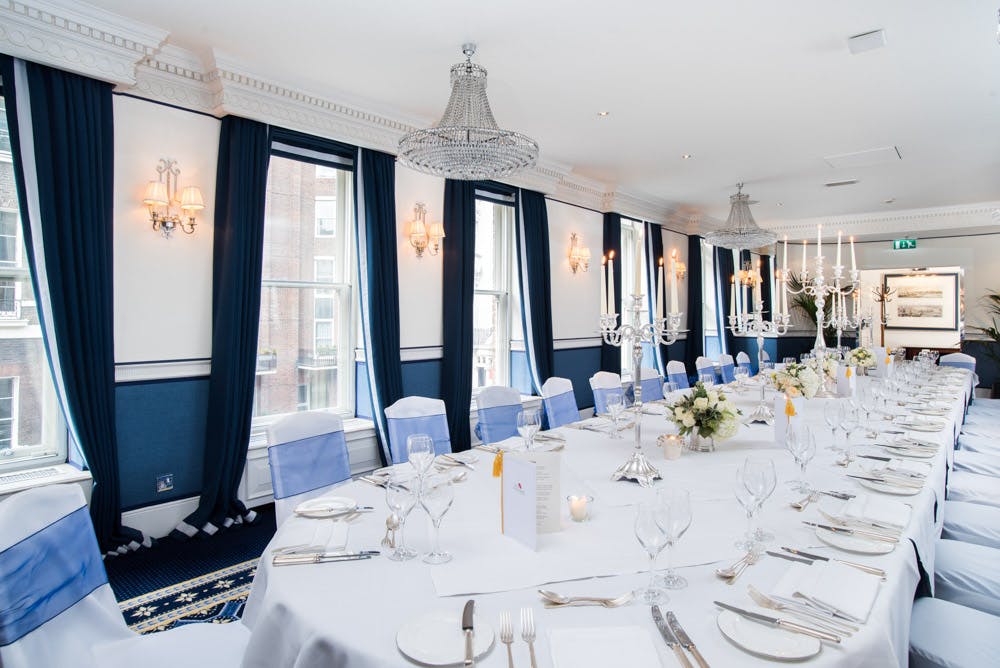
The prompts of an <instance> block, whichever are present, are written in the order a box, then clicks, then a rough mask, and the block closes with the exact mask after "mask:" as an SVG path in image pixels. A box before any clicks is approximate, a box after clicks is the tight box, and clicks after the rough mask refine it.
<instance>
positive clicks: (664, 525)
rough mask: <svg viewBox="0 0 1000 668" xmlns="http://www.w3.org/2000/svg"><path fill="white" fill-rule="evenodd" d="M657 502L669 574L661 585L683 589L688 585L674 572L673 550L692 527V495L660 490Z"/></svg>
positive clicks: (674, 490)
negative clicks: (665, 542)
mask: <svg viewBox="0 0 1000 668" xmlns="http://www.w3.org/2000/svg"><path fill="white" fill-rule="evenodd" d="M656 500H657V516H656V517H657V523H658V524H659V525H660V528H661V529H662V530H663V533H664V534H666V537H667V572H666V574H665V575H664V576H663V579H662V580H660V584H661V585H662V586H663V587H665V588H666V589H683V588H684V587H687V584H688V583H687V580H686V579H685V578H683V577H682V576H680V575H677V573H675V572H674V567H673V548H674V544H675V543H676V542H677V541H679V540H680V539H681V536H683V535H684V532H686V531H687V530H688V527H690V526H691V494H690V493H689V492H688V491H687V490H685V489H676V488H674V489H660V490H659V491H657V493H656Z"/></svg>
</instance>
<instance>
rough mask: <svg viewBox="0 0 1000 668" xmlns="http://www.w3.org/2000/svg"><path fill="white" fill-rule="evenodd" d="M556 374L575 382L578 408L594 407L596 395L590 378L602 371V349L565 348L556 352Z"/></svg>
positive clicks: (594, 347)
mask: <svg viewBox="0 0 1000 668" xmlns="http://www.w3.org/2000/svg"><path fill="white" fill-rule="evenodd" d="M553 362H554V365H555V374H556V375H557V376H560V377H562V378H569V379H570V380H571V381H573V393H574V394H575V395H576V405H577V408H588V407H590V406H593V405H594V394H593V392H591V391H590V377H591V376H593V375H594V374H595V373H597V372H598V371H600V369H601V347H600V346H593V347H588V348H564V349H562V350H556V351H555V355H554V359H553Z"/></svg>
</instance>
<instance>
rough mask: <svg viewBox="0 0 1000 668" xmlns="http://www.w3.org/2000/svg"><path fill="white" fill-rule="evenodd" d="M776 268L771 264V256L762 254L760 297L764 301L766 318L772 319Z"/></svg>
mask: <svg viewBox="0 0 1000 668" xmlns="http://www.w3.org/2000/svg"><path fill="white" fill-rule="evenodd" d="M773 273H774V268H773V267H772V266H771V256H770V255H761V256H760V277H761V278H762V279H763V282H762V283H761V284H760V299H761V301H762V302H764V309H765V311H764V319H765V320H770V319H771V318H772V317H773V314H774V313H775V308H774V304H772V303H771V276H772V274H773Z"/></svg>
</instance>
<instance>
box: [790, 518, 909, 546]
mask: <svg viewBox="0 0 1000 668" xmlns="http://www.w3.org/2000/svg"><path fill="white" fill-rule="evenodd" d="M802 523H803V524H805V525H807V526H811V527H816V528H817V529H826V530H827V531H832V532H834V533H843V534H847V535H848V536H853V535H858V536H862V537H864V538H872V539H874V540H880V541H883V542H886V543H898V542H899V540H898V539H897V538H891V537H889V536H886V535H885V534H881V533H874V532H872V531H865V530H864V529H850V528H848V527H838V526H833V525H832V524H818V523H816V522H807V521H806V520H802Z"/></svg>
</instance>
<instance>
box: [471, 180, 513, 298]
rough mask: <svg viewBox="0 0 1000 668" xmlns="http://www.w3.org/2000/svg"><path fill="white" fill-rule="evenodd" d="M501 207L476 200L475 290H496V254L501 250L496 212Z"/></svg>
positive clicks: (498, 270)
mask: <svg viewBox="0 0 1000 668" xmlns="http://www.w3.org/2000/svg"><path fill="white" fill-rule="evenodd" d="M498 208H511V207H501V205H497V204H493V203H492V202H486V201H484V200H476V265H475V287H476V289H477V290H497V289H499V280H498V276H497V274H498V273H499V272H500V265H498V263H497V261H496V259H497V258H496V256H497V252H498V251H500V250H501V248H500V239H499V238H498V237H499V234H498V232H499V231H500V230H499V229H498V227H499V225H498V224H499V223H500V222H501V220H500V216H497V215H496V214H497V213H498V212H497V211H496V210H497V209H498Z"/></svg>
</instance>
